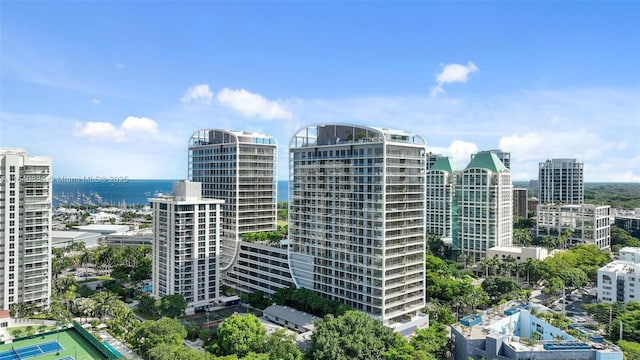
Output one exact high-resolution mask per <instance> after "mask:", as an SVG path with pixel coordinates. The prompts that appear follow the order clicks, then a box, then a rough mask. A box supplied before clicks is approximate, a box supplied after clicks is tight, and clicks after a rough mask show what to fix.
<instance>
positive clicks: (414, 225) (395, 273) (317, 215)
mask: <svg viewBox="0 0 640 360" xmlns="http://www.w3.org/2000/svg"><path fill="white" fill-rule="evenodd" d="M289 149H290V166H289V169H290V170H289V172H290V173H289V239H290V242H291V244H290V248H289V263H290V268H291V272H292V276H293V280H294V282H295V284H296V286H298V287H304V288H307V289H312V290H314V291H316V292H317V293H319V294H320V295H322V296H324V297H327V298H331V299H334V300H338V301H340V302H342V303H345V304H347V305H349V306H351V307H353V308H355V309H357V310H361V311H364V312H366V313H368V314H370V315H371V316H373V317H374V318H376V319H379V320H381V321H382V322H383V323H384V324H386V325H389V326H394V325H398V324H400V323H402V322H406V321H408V320H409V319H411V318H412V317H414V316H415V315H417V314H418V313H419V311H420V309H421V308H423V307H424V301H425V300H424V298H425V268H424V256H425V240H424V239H425V226H424V219H425V167H426V164H425V142H424V140H423V138H422V137H420V136H418V135H415V134H411V133H407V132H403V131H397V130H390V129H383V128H373V127H367V126H359V125H349V124H323V125H314V126H309V127H306V128H304V129H302V130H300V131H299V132H298V133H296V134H295V135H294V136H293V137H292V139H291V143H290V148H289Z"/></svg>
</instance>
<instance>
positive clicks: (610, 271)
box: [598, 247, 640, 303]
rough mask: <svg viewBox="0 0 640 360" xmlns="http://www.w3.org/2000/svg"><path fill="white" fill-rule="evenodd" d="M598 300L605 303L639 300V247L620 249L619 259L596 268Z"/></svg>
mask: <svg viewBox="0 0 640 360" xmlns="http://www.w3.org/2000/svg"><path fill="white" fill-rule="evenodd" d="M598 300H600V301H602V302H606V303H615V302H618V301H620V302H625V303H627V302H629V301H640V248H632V247H625V248H622V249H620V260H616V261H612V262H610V263H609V264H607V265H605V266H603V267H601V268H600V269H599V270H598Z"/></svg>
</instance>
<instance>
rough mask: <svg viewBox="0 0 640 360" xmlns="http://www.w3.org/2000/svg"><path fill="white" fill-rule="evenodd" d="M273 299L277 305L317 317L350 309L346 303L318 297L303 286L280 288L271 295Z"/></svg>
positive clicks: (338, 313) (341, 312) (337, 313)
mask: <svg viewBox="0 0 640 360" xmlns="http://www.w3.org/2000/svg"><path fill="white" fill-rule="evenodd" d="M273 301H274V302H275V303H276V304H278V305H283V306H289V307H292V308H294V309H297V310H300V311H304V312H307V313H310V314H312V315H315V316H318V317H324V316H325V315H327V314H332V315H341V314H344V313H345V312H346V311H347V310H349V309H350V308H349V306H347V305H344V304H342V303H340V302H338V301H334V300H329V299H325V298H323V297H320V296H319V295H318V294H316V293H315V292H314V291H313V290H309V289H305V288H300V289H295V288H283V289H280V290H278V291H277V292H276V293H275V294H274V295H273Z"/></svg>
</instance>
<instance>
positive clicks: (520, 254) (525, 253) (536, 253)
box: [487, 246, 549, 263]
mask: <svg viewBox="0 0 640 360" xmlns="http://www.w3.org/2000/svg"><path fill="white" fill-rule="evenodd" d="M494 256H497V257H498V258H499V259H500V260H503V259H505V258H507V257H509V256H511V257H512V258H514V259H515V260H516V262H519V263H523V262H527V259H531V260H544V259H545V258H546V257H547V256H549V252H548V251H547V249H545V248H542V247H523V246H495V247H492V248H490V249H489V250H487V257H488V258H492V257H494Z"/></svg>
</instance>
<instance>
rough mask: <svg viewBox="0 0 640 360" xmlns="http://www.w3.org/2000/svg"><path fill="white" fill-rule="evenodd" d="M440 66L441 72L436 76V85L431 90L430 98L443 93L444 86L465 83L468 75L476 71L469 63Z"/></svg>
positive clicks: (475, 67)
mask: <svg viewBox="0 0 640 360" xmlns="http://www.w3.org/2000/svg"><path fill="white" fill-rule="evenodd" d="M441 66H443V68H442V71H441V72H440V73H438V74H436V85H435V86H433V87H432V88H431V95H432V96H436V95H438V94H440V93H444V88H443V85H444V84H450V83H454V82H462V83H466V82H467V80H468V79H469V74H471V73H472V72H476V71H478V67H477V66H476V65H475V64H474V63H472V62H471V61H469V62H468V63H467V65H460V64H448V65H444V64H443V65H441Z"/></svg>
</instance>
